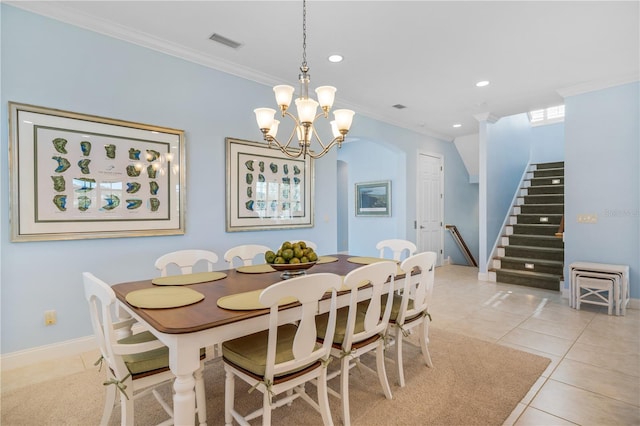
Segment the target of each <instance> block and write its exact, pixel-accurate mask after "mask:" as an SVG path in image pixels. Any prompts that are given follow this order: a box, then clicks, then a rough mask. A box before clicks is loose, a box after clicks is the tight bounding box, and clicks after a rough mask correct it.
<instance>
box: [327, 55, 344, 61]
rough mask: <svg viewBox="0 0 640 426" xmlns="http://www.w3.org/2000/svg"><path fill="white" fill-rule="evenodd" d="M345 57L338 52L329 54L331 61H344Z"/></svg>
mask: <svg viewBox="0 0 640 426" xmlns="http://www.w3.org/2000/svg"><path fill="white" fill-rule="evenodd" d="M343 59H344V58H343V57H342V55H338V54H335V55H331V56H329V62H342V60H343Z"/></svg>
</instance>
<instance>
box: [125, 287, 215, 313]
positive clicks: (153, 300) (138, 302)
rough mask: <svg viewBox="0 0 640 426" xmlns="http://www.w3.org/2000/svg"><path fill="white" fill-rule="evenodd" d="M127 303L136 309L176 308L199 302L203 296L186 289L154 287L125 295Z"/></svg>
mask: <svg viewBox="0 0 640 426" xmlns="http://www.w3.org/2000/svg"><path fill="white" fill-rule="evenodd" d="M126 299H127V302H129V303H130V304H131V305H133V306H135V307H137V308H145V309H163V308H178V307H180V306H187V305H191V304H193V303H196V302H199V301H201V300H202V299H204V294H202V293H199V292H197V291H195V290H191V289H190V288H187V287H154V288H145V289H144V290H136V291H132V292H131V293H129V294H127V297H126Z"/></svg>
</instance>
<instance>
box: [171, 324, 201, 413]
mask: <svg viewBox="0 0 640 426" xmlns="http://www.w3.org/2000/svg"><path fill="white" fill-rule="evenodd" d="M176 336H179V335H176ZM183 336H187V335H183ZM187 340H188V339H180V338H179V337H177V338H176V339H175V340H174V341H173V342H171V344H170V345H167V346H169V368H171V371H172V372H173V374H174V375H175V376H176V380H175V382H174V383H173V390H174V391H175V393H174V394H173V422H174V424H175V425H176V426H192V425H193V424H194V423H195V414H196V394H195V386H196V381H195V378H194V375H193V374H194V372H195V371H196V370H197V369H198V368H200V348H199V347H197V346H196V347H191V345H190V344H189V343H190V342H188V341H187Z"/></svg>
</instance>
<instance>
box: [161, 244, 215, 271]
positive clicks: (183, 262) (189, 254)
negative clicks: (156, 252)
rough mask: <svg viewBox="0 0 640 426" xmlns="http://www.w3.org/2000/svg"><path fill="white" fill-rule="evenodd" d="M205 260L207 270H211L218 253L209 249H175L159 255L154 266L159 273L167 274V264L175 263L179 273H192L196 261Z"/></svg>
mask: <svg viewBox="0 0 640 426" xmlns="http://www.w3.org/2000/svg"><path fill="white" fill-rule="evenodd" d="M201 261H204V262H206V267H207V271H208V272H211V271H213V265H215V264H216V263H217V262H218V255H217V254H215V253H214V252H212V251H209V250H198V249H194V250H177V251H173V252H171V253H167V254H164V255H162V256H160V257H159V258H158V259H157V260H156V263H155V267H156V268H157V269H159V270H160V275H161V276H163V277H166V276H167V273H168V270H169V265H176V266H177V267H178V268H179V269H180V273H181V274H191V273H193V267H194V266H195V265H196V263H198V262H201Z"/></svg>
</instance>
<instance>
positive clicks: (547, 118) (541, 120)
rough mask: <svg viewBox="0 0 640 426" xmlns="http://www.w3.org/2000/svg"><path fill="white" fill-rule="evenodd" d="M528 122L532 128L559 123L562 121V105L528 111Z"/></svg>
mask: <svg viewBox="0 0 640 426" xmlns="http://www.w3.org/2000/svg"><path fill="white" fill-rule="evenodd" d="M529 121H530V122H531V125H532V126H543V125H546V124H553V123H560V122H562V121H564V105H557V106H553V107H549V108H545V109H537V110H534V111H529Z"/></svg>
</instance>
